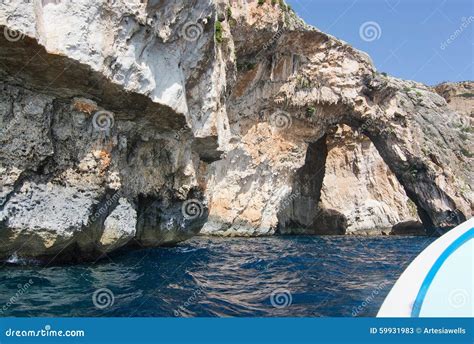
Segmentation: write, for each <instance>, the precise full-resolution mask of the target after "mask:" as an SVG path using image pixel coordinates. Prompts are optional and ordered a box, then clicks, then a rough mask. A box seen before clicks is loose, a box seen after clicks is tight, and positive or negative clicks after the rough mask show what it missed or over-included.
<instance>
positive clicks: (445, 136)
mask: <svg viewBox="0 0 474 344" xmlns="http://www.w3.org/2000/svg"><path fill="white" fill-rule="evenodd" d="M231 8H232V13H233V18H232V20H231V21H230V24H231V25H230V28H229V31H230V34H231V35H230V36H229V37H228V39H229V41H230V42H229V43H228V44H229V46H231V47H232V49H235V54H236V61H235V67H236V71H235V79H233V80H231V82H230V84H231V85H232V87H231V92H230V95H229V97H228V103H227V104H228V106H227V107H228V110H227V115H228V117H229V122H230V126H231V133H232V134H233V137H232V139H231V140H230V144H229V146H228V150H227V152H226V157H225V158H224V159H223V160H222V161H218V162H215V163H214V164H212V167H211V169H210V171H209V173H208V194H209V199H210V221H209V222H208V223H207V224H206V225H205V226H204V228H203V232H204V233H209V234H217V235H267V234H273V233H278V232H279V233H314V234H343V233H357V232H359V233H361V234H364V233H372V232H374V233H380V232H382V231H383V232H386V233H388V232H390V230H391V228H392V227H393V226H394V225H397V224H401V223H405V224H410V223H411V224H415V223H417V222H418V221H422V222H423V224H424V229H423V230H425V229H426V230H428V232H430V231H432V230H434V228H450V227H452V226H454V225H456V224H457V223H459V222H462V221H464V220H465V219H466V218H469V217H470V216H471V213H472V199H473V197H472V190H471V185H472V183H471V180H472V160H471V156H470V154H471V153H470V152H469V148H468V145H467V143H469V142H472V137H471V134H470V133H468V134H465V133H464V132H463V131H466V130H465V129H466V128H465V127H463V128H460V127H459V125H458V123H456V122H457V121H458V120H457V119H459V114H458V113H456V112H454V111H453V109H452V108H450V107H449V106H448V105H447V103H446V101H445V99H443V98H442V97H440V96H439V95H438V94H436V93H434V92H433V91H432V90H431V89H430V88H428V87H426V86H424V85H422V84H419V83H416V82H412V81H403V80H399V79H395V78H392V77H389V76H385V75H382V74H379V73H377V71H376V70H375V68H374V66H373V65H372V62H371V61H370V58H368V56H367V55H366V54H364V53H362V52H359V51H357V50H355V49H353V48H352V47H350V46H348V45H347V44H345V43H343V42H340V41H338V40H336V39H334V38H333V37H331V36H328V35H326V34H324V33H321V32H319V31H317V30H315V29H312V28H308V27H307V26H305V25H304V24H303V23H301V21H299V19H298V18H296V17H295V16H294V15H293V14H292V13H291V12H288V11H286V10H285V9H281V8H279V7H278V6H276V7H274V8H272V7H271V6H270V5H263V6H259V5H258V4H256V3H255V2H245V3H233V4H232V7H231ZM257 18H258V20H257ZM249 41H250V42H252V44H248V42H249ZM225 42H226V41H225ZM226 43H227V42H226ZM337 125H346V126H349V127H351V128H352V129H353V131H358V132H363V134H364V135H365V136H366V137H367V138H368V140H367V139H365V140H364V142H358V141H357V139H356V140H355V142H354V139H353V138H350V137H348V138H346V141H345V142H342V143H341V144H342V145H344V146H345V147H344V148H342V149H339V152H338V148H337V147H332V152H331V150H328V148H327V145H328V144H329V145H331V143H330V142H329V143H327V144H326V145H321V144H318V142H320V140H322V139H323V138H324V137H325V136H327V137H328V138H327V139H326V140H329V141H330V140H333V139H332V138H331V137H330V136H329V133H330V132H331V131H333V130H334V127H335V126H337ZM463 135H467V136H466V137H465V136H463ZM463 138H466V139H463ZM369 140H370V141H369ZM346 143H347V145H346ZM328 154H329V155H328ZM326 160H328V161H327V162H326ZM341 165H342V166H341ZM336 166H337V167H336ZM353 167H354V168H355V169H357V168H358V169H360V170H359V171H351V169H352V168H353ZM310 171H313V172H314V173H313V174H311V172H310ZM346 178H349V179H352V180H354V183H356V182H357V183H356V185H355V187H354V189H353V190H351V191H349V192H347V193H346V192H344V190H343V189H341V186H344V185H345V182H347V179H346ZM323 181H324V183H323ZM366 182H367V183H366ZM382 183H388V185H382ZM320 185H324V186H323V192H322V193H321V191H320V190H319V186H320ZM335 186H337V188H334V187H335ZM328 187H330V188H331V189H329V188H328ZM222 190H224V191H222ZM388 194H390V196H389V197H388V199H387V200H386V201H384V200H383V199H384V196H386V195H388ZM408 199H410V200H411V201H412V203H411V202H408V201H407V200H408ZM415 209H416V212H417V214H415ZM397 228H400V226H399V227H397ZM398 233H400V231H398Z"/></svg>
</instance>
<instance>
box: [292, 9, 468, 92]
mask: <svg viewBox="0 0 474 344" xmlns="http://www.w3.org/2000/svg"><path fill="white" fill-rule="evenodd" d="M287 3H288V4H290V5H291V7H292V8H293V9H294V10H295V12H296V13H298V14H299V15H300V16H301V17H302V18H303V19H304V20H305V21H306V22H307V23H308V24H310V25H313V26H315V27H317V28H318V29H320V30H321V31H324V32H327V33H329V34H331V35H333V36H335V37H337V38H339V39H342V40H344V41H346V42H347V43H349V44H351V45H352V46H354V47H356V48H357V49H359V50H363V51H365V52H367V53H368V54H369V55H370V56H371V57H372V60H373V61H374V63H375V66H376V67H377V70H378V71H380V72H386V73H388V74H390V75H393V76H395V77H399V78H402V79H409V80H416V81H419V82H423V83H425V84H428V85H435V84H438V83H440V82H443V81H464V80H474V69H473V67H474V43H473V32H474V1H473V0H287Z"/></svg>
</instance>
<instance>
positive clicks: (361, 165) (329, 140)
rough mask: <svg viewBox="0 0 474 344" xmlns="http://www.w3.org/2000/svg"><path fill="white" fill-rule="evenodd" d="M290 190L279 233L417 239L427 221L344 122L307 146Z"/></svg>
mask: <svg viewBox="0 0 474 344" xmlns="http://www.w3.org/2000/svg"><path fill="white" fill-rule="evenodd" d="M292 186H293V188H292V194H291V195H290V196H288V198H287V199H286V200H284V201H283V204H282V207H281V209H280V211H279V213H278V220H279V228H278V232H279V233H280V234H315V235H318V234H319V235H340V234H355V235H386V234H407V235H408V234H412V235H418V234H424V227H425V226H424V225H423V224H426V221H428V220H429V217H428V216H427V215H426V214H425V216H423V213H422V209H421V207H420V206H419V204H417V202H416V197H414V195H413V194H412V193H409V192H408V191H407V190H405V188H404V186H403V185H402V184H401V183H400V182H399V180H398V178H397V176H396V175H395V173H393V172H392V170H391V169H390V167H389V166H388V165H387V163H386V162H385V160H384V159H383V158H382V156H381V155H380V154H379V151H378V149H377V148H376V146H375V145H374V143H373V142H372V140H371V139H370V138H369V137H368V136H367V135H365V133H362V132H360V131H358V130H357V129H354V128H353V127H350V126H348V125H345V124H340V125H337V126H334V127H332V128H331V129H330V130H329V131H328V132H327V133H326V135H324V136H323V137H322V138H320V139H319V140H317V141H315V142H313V143H310V144H309V145H308V148H307V154H306V158H305V163H304V165H303V166H302V167H301V168H300V169H299V170H298V171H297V173H296V174H295V177H294V180H293V185H292ZM425 217H427V218H428V219H426V218H425Z"/></svg>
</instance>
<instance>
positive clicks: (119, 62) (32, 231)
mask: <svg viewBox="0 0 474 344" xmlns="http://www.w3.org/2000/svg"><path fill="white" fill-rule="evenodd" d="M217 23H219V24H217ZM0 29H1V30H2V32H3V35H0V47H1V48H2V49H1V53H0V54H1V55H0V62H1V64H0V76H1V84H0V87H1V89H2V93H1V94H0V109H1V113H0V121H1V124H2V126H1V136H0V141H1V143H2V145H1V148H0V171H1V172H2V176H1V178H0V182H1V189H0V241H1V244H0V258H1V259H6V258H8V257H9V256H10V255H14V254H15V255H17V256H24V257H49V258H50V257H67V256H71V252H74V256H78V257H86V258H96V257H98V256H101V255H103V254H106V253H109V252H111V251H114V250H116V249H118V248H120V247H124V246H138V247H142V246H158V245H166V244H173V243H176V242H179V241H181V240H185V239H187V238H189V237H190V236H192V235H194V234H196V233H197V232H199V230H200V229H201V227H202V230H201V232H202V233H205V234H217V235H246V236H249V235H271V234H275V233H282V234H285V233H312V234H344V233H369V234H370V233H372V232H374V231H375V232H377V233H379V232H380V231H381V230H384V231H385V230H388V229H390V228H391V227H393V226H395V225H399V224H400V223H408V222H407V221H415V222H417V221H421V222H423V225H424V228H428V229H432V228H435V227H443V228H449V227H452V226H454V225H456V224H457V223H459V222H462V221H464V220H465V219H466V218H468V217H470V216H471V209H472V191H471V189H470V188H471V185H472V183H470V179H469V178H472V170H471V168H472V160H471V159H472V157H471V156H470V154H471V153H470V151H469V148H468V147H469V145H468V143H469V142H471V132H470V130H466V126H465V125H464V124H463V125H461V126H459V123H458V122H456V120H454V119H455V118H459V114H458V113H457V112H454V110H453V109H452V108H450V107H449V106H448V104H447V103H446V100H445V99H444V98H443V97H441V96H439V95H438V94H436V93H434V92H433V91H432V90H431V89H430V88H428V87H426V86H424V85H422V84H418V83H415V82H408V81H403V80H398V79H394V78H391V77H388V76H383V75H380V74H378V73H377V72H376V70H375V68H374V67H373V65H372V62H371V61H370V58H369V57H368V56H367V55H366V54H364V53H362V52H359V51H357V50H355V49H353V48H352V47H350V46H349V45H347V44H346V43H343V42H341V41H338V40H337V39H335V38H333V37H331V36H329V35H326V34H324V33H322V32H320V31H318V30H316V29H314V28H311V27H308V26H307V25H306V24H304V23H303V22H302V21H301V20H300V19H299V18H297V17H296V15H295V14H294V13H292V12H291V11H290V10H289V9H288V8H287V7H286V6H281V5H280V4H276V5H274V6H272V5H271V4H270V3H269V4H264V5H258V3H257V1H224V0H213V1H211V0H209V1H158V0H149V1H138V0H137V1H125V0H117V1H114V2H97V1H92V0H81V1H74V2H72V1H67V0H61V1H35V2H32V3H26V2H23V1H12V2H8V3H6V4H3V5H2V7H1V11H0ZM455 109H456V110H457V109H458V107H456V108H455ZM463 123H465V121H464V122H463ZM337 128H345V129H344V130H343V132H344V135H343V139H341V138H340V137H338V134H337V133H338V131H337ZM349 128H351V129H349ZM344 183H346V186H348V184H350V185H351V187H352V188H351V189H350V191H347V190H346V189H347V188H341V186H344ZM408 198H409V199H411V200H412V202H413V204H414V205H411V206H410V205H409V204H410V203H409V202H408V201H407V200H408ZM208 208H209V210H208ZM415 208H416V210H417V214H415V213H414V211H413V210H414V209H415ZM413 223H414V222H413ZM405 227H406V226H405ZM405 227H403V228H405ZM397 228H398V229H400V228H401V227H400V226H398V227H397Z"/></svg>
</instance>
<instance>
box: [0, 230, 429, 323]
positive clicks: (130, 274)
mask: <svg viewBox="0 0 474 344" xmlns="http://www.w3.org/2000/svg"><path fill="white" fill-rule="evenodd" d="M432 240H433V239H429V238H423V237H373V238H371V237H363V238H357V237H346V236H340V237H271V238H250V239H241V238H235V239H221V238H215V239H213V238H205V237H197V238H194V239H192V240H189V241H187V242H185V243H183V244H181V245H179V246H177V247H174V248H157V249H149V250H140V251H133V252H129V253H126V254H121V255H117V256H112V257H110V258H109V259H107V258H106V259H105V260H102V261H100V262H98V263H96V264H88V265H86V264H84V265H77V266H54V267H47V268H44V267H40V266H36V267H31V266H30V267H25V266H11V265H8V266H3V267H2V268H1V269H0V281H1V283H0V313H1V315H2V316H185V317H192V316H355V315H357V316H374V315H375V314H376V313H377V310H378V308H379V307H380V305H381V303H382V301H383V299H384V297H385V295H386V294H387V293H388V291H389V290H390V288H391V287H392V285H393V284H394V283H395V281H396V279H397V278H398V276H399V275H400V274H401V273H402V271H403V269H404V268H405V267H406V266H407V265H408V263H409V262H411V261H412V260H413V258H414V257H415V256H416V255H417V254H418V253H419V252H421V251H422V250H423V248H425V247H426V246H427V245H428V244H429V243H430V242H431V241H432ZM30 279H31V281H32V282H33V283H32V284H31V286H29V288H27V289H26V290H24V289H25V288H23V289H19V285H20V286H21V285H24V284H25V283H27V282H28V281H29V280H30ZM101 288H107V289H109V290H110V291H112V293H113V296H114V297H113V303H112V302H109V303H107V306H108V307H106V308H103V309H100V308H98V307H96V306H94V303H93V300H92V295H93V293H94V291H96V290H98V289H101ZM367 300H369V301H367ZM364 301H365V302H364ZM2 307H3V308H2ZM355 310H357V311H355Z"/></svg>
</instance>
